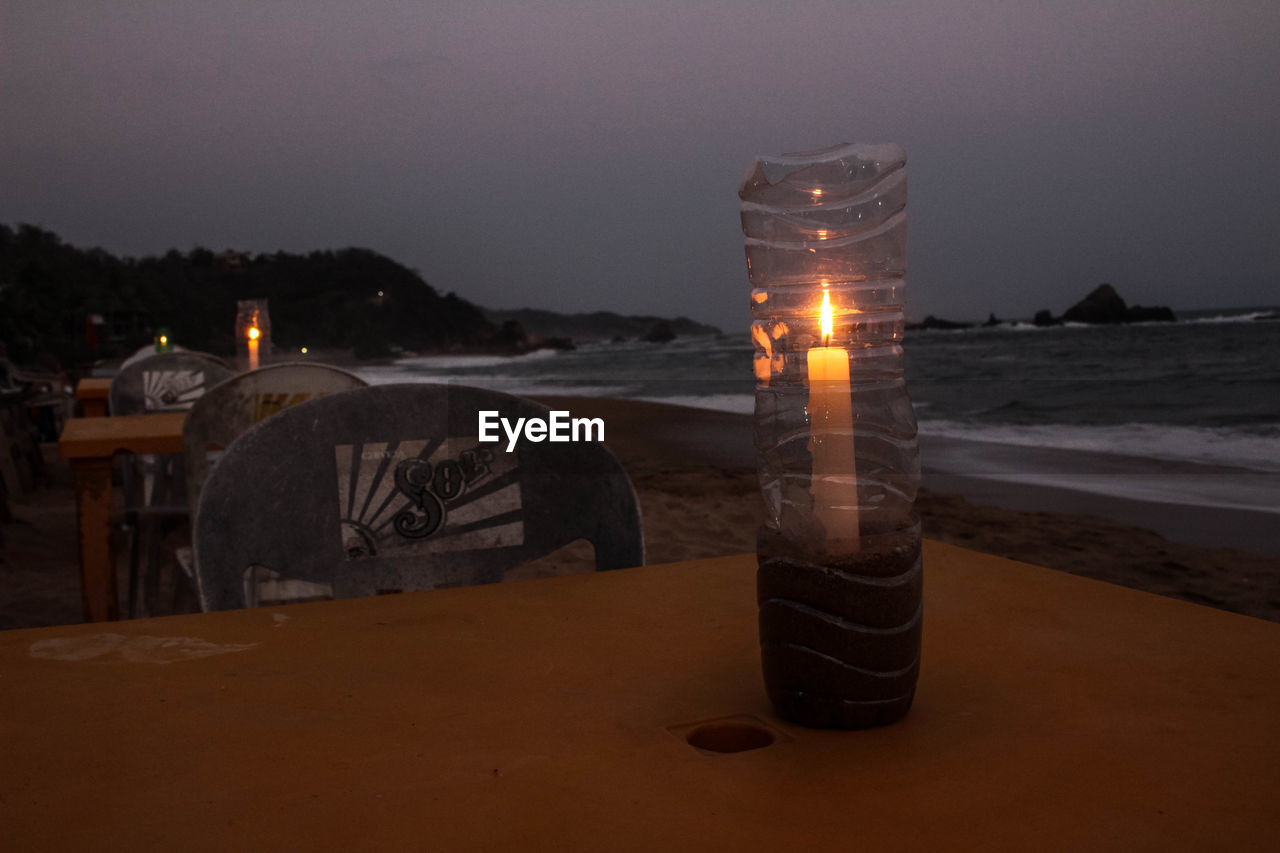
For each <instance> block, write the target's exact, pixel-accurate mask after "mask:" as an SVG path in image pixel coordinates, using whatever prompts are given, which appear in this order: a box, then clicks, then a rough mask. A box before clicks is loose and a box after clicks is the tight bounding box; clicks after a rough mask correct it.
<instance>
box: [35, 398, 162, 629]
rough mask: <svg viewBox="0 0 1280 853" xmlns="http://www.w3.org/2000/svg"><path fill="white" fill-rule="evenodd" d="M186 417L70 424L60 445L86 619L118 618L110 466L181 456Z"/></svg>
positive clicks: (89, 420) (135, 417) (96, 419)
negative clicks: (67, 465)
mask: <svg viewBox="0 0 1280 853" xmlns="http://www.w3.org/2000/svg"><path fill="white" fill-rule="evenodd" d="M186 417H187V413H186V412H172V413H165V414H157V415H124V416H121V417H114V418H106V417H94V418H89V417H85V418H72V419H71V420H69V421H67V424H66V426H65V427H63V429H62V436H61V438H59V439H58V455H60V456H61V457H62V458H63V459H70V460H71V470H72V473H73V474H74V475H75V480H76V509H77V513H78V518H79V526H80V580H81V583H82V584H83V587H82V589H83V597H84V618H85V621H87V622H100V621H102V620H105V619H116V618H118V602H117V597H116V565H115V559H114V557H113V555H112V553H111V525H110V517H111V462H112V459H113V458H114V457H115V455H116V454H117V453H181V452H182V424H183V422H184V421H185V420H186Z"/></svg>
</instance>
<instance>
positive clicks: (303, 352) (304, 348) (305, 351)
mask: <svg viewBox="0 0 1280 853" xmlns="http://www.w3.org/2000/svg"><path fill="white" fill-rule="evenodd" d="M302 354H303V355H306V354H307V348H306V347H303V348H302Z"/></svg>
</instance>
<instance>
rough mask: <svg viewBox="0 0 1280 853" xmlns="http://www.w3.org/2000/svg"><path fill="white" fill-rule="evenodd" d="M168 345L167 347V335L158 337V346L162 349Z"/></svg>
mask: <svg viewBox="0 0 1280 853" xmlns="http://www.w3.org/2000/svg"><path fill="white" fill-rule="evenodd" d="M168 345H169V336H168V335H161V336H160V346H162V347H167V346H168Z"/></svg>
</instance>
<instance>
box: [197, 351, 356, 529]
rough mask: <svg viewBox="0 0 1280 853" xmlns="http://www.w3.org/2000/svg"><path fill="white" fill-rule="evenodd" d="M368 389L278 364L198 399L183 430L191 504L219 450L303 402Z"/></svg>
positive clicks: (333, 372)
mask: <svg viewBox="0 0 1280 853" xmlns="http://www.w3.org/2000/svg"><path fill="white" fill-rule="evenodd" d="M368 384H369V383H367V382H365V381H364V380H363V379H361V378H360V377H359V376H356V375H355V374H354V373H348V372H347V371H345V370H342V369H340V368H337V367H331V366H330V365H327V364H316V363H286V364H273V365H269V366H267V367H263V368H260V369H258V370H253V371H250V372H248V373H241V374H240V375H238V376H233V377H232V378H230V379H228V380H226V381H225V382H222V383H220V384H219V385H218V386H217V387H216V388H213V389H212V390H210V391H208V392H207V393H206V394H205V395H204V396H203V397H201V398H200V399H198V400H196V402H195V405H193V406H192V407H191V411H190V413H189V414H188V415H187V420H186V422H185V423H184V424H183V427H182V456H183V460H184V463H185V466H186V479H187V502H188V504H189V505H190V506H193V507H194V506H196V505H197V504H198V503H199V500H200V491H201V490H202V489H203V487H204V482H205V479H206V478H207V477H208V476H209V470H210V469H211V467H212V466H213V464H214V463H215V462H216V460H217V458H218V457H219V456H221V452H220V451H222V450H224V449H225V448H226V447H227V445H229V444H231V442H233V441H235V440H236V438H238V437H239V436H240V434H241V433H242V432H244V431H245V430H247V429H248V428H249V427H251V426H253V425H254V424H256V423H258V422H260V421H263V420H266V419H267V418H269V417H271V416H272V415H274V414H276V413H278V412H280V411H282V410H283V409H287V408H289V407H290V406H295V405H297V404H298V403H305V402H306V401H308V400H312V399H315V398H317V397H324V396H327V395H329V394H335V393H337V392H339V391H349V390H351V389H353V388H364V387H365V386H366V385H368ZM210 451H213V453H211V452H210Z"/></svg>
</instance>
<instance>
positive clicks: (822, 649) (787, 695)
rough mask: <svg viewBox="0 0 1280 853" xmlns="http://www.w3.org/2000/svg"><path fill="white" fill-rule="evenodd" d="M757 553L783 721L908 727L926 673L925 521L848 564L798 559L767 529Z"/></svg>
mask: <svg viewBox="0 0 1280 853" xmlns="http://www.w3.org/2000/svg"><path fill="white" fill-rule="evenodd" d="M757 553H758V565H759V569H758V572H757V576H756V590H757V601H758V603H759V606H760V651H761V658H762V662H763V665H764V678H765V689H766V691H767V693H768V694H769V698H770V700H771V701H772V702H773V704H774V707H775V708H776V709H777V711H778V713H779V714H781V715H782V716H783V717H784V718H786V719H788V720H791V721H792V722H796V723H799V724H801V725H806V726H814V727H819V728H846V729H859V728H867V727H869V726H874V725H883V724H886V723H892V722H894V721H896V720H899V719H901V718H902V717H903V716H904V715H905V714H906V713H907V711H908V710H909V709H910V708H911V701H912V699H913V697H914V695H915V685H916V678H917V675H918V673H919V669H920V638H921V626H922V622H923V603H922V591H923V571H922V565H921V556H920V527H919V523H918V522H916V523H915V524H914V525H913V526H911V527H908V528H904V529H902V530H898V531H894V532H891V533H887V534H882V535H879V536H872V537H866V538H864V539H863V540H862V547H861V548H860V550H859V551H858V552H857V553H854V554H846V555H839V556H832V555H830V554H803V553H798V551H797V549H796V547H795V545H794V543H789V542H787V541H786V540H785V539H784V537H783V536H781V535H780V534H778V533H777V532H776V531H773V530H769V529H763V530H762V531H761V534H760V540H759V545H758V548H757Z"/></svg>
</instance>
